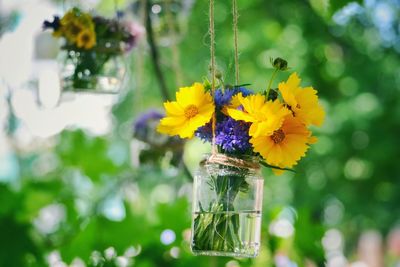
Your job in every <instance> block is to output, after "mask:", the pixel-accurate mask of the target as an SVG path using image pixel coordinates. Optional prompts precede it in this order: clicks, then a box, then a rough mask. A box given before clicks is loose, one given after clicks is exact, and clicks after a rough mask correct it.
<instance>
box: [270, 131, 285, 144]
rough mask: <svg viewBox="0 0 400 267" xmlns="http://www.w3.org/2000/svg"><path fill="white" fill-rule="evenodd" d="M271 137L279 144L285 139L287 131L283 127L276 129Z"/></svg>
mask: <svg viewBox="0 0 400 267" xmlns="http://www.w3.org/2000/svg"><path fill="white" fill-rule="evenodd" d="M271 139H272V141H274V143H275V144H279V143H281V142H282V141H283V140H284V139H285V133H284V132H283V131H282V129H279V130H276V131H275V132H274V133H273V134H272V135H271Z"/></svg>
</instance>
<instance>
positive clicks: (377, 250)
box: [358, 230, 384, 267]
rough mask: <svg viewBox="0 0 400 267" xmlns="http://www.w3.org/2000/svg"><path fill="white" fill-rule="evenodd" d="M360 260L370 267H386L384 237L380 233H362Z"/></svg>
mask: <svg viewBox="0 0 400 267" xmlns="http://www.w3.org/2000/svg"><path fill="white" fill-rule="evenodd" d="M358 259H359V260H360V261H362V262H364V263H365V264H366V265H367V266H368V267H384V260H383V244H382V236H381V234H380V233H379V232H378V231H375V230H371V231H367V232H364V233H362V235H361V237H360V239H359V240H358Z"/></svg>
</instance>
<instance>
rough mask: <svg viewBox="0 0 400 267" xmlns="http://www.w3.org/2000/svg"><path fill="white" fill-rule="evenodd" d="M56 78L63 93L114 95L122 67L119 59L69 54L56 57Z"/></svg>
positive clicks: (88, 53) (120, 81)
mask: <svg viewBox="0 0 400 267" xmlns="http://www.w3.org/2000/svg"><path fill="white" fill-rule="evenodd" d="M60 74H61V87H62V88H63V89H62V90H63V91H64V92H91V93H109V94H116V93H118V92H119V90H120V88H121V87H122V85H123V82H124V78H125V74H126V65H125V61H124V58H123V55H118V56H112V57H109V56H108V55H107V53H101V52H96V51H71V50H70V51H63V52H62V53H61V55H60Z"/></svg>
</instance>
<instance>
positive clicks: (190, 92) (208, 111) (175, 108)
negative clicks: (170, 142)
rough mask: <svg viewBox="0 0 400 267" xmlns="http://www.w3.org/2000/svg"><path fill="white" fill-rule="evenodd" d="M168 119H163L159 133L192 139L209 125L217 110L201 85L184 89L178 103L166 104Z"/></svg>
mask: <svg viewBox="0 0 400 267" xmlns="http://www.w3.org/2000/svg"><path fill="white" fill-rule="evenodd" d="M164 107H165V110H166V113H167V115H166V117H165V118H163V119H161V121H160V124H159V125H158V127H157V131H158V132H160V133H164V134H169V135H179V136H180V137H181V138H192V137H193V135H194V132H195V131H196V130H197V129H198V128H199V127H201V126H204V125H205V124H206V123H208V122H209V121H210V120H211V118H212V116H213V114H214V110H215V105H214V101H213V99H212V97H211V94H210V93H209V92H206V91H205V90H204V86H203V85H202V84H201V83H194V84H193V85H192V86H190V87H182V88H180V89H179V91H178V92H177V93H176V101H172V102H170V101H167V102H165V103H164Z"/></svg>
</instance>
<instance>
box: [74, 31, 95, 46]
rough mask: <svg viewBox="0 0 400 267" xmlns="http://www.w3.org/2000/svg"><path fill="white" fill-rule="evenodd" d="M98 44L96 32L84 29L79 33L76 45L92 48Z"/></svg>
mask: <svg viewBox="0 0 400 267" xmlns="http://www.w3.org/2000/svg"><path fill="white" fill-rule="evenodd" d="M95 44H96V34H95V33H94V32H93V31H91V30H83V31H81V32H80V33H79V35H78V37H77V40H76V45H77V46H78V47H80V48H84V49H90V48H92V47H93V46H94V45H95Z"/></svg>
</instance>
